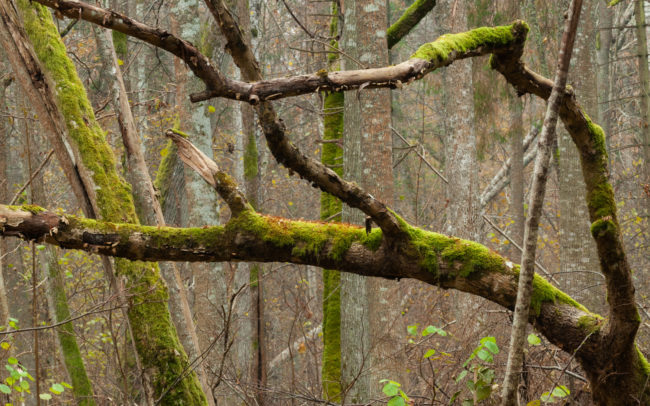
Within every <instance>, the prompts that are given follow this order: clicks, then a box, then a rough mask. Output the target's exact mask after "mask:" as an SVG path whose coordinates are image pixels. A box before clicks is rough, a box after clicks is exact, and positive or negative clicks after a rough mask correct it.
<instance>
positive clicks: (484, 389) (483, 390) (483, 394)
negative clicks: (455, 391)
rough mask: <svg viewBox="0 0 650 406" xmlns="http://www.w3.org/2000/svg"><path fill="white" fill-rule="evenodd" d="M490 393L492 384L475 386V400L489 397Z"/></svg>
mask: <svg viewBox="0 0 650 406" xmlns="http://www.w3.org/2000/svg"><path fill="white" fill-rule="evenodd" d="M491 394H492V386H490V385H483V386H479V387H478V388H476V400H478V401H479V402H481V401H483V400H485V399H487V398H489V397H490V395H491Z"/></svg>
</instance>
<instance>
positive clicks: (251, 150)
mask: <svg viewBox="0 0 650 406" xmlns="http://www.w3.org/2000/svg"><path fill="white" fill-rule="evenodd" d="M257 166H258V164H257V140H256V139H255V133H251V134H249V135H248V140H247V141H246V151H244V177H245V178H246V179H248V180H250V179H254V178H255V177H256V176H257V174H258V169H257Z"/></svg>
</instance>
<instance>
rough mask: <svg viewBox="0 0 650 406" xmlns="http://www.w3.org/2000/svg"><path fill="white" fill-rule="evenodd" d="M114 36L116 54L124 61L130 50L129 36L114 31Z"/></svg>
mask: <svg viewBox="0 0 650 406" xmlns="http://www.w3.org/2000/svg"><path fill="white" fill-rule="evenodd" d="M112 34H113V46H114V47H115V53H116V54H117V57H118V58H122V59H124V58H125V57H126V52H127V49H128V45H127V36H126V34H124V33H123V32H119V31H112Z"/></svg>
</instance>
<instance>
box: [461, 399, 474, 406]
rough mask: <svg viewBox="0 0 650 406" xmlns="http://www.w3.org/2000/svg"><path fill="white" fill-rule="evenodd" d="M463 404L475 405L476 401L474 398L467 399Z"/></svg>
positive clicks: (466, 405)
mask: <svg viewBox="0 0 650 406" xmlns="http://www.w3.org/2000/svg"><path fill="white" fill-rule="evenodd" d="M462 405H463V406H474V401H473V400H472V399H465V400H463V403H462Z"/></svg>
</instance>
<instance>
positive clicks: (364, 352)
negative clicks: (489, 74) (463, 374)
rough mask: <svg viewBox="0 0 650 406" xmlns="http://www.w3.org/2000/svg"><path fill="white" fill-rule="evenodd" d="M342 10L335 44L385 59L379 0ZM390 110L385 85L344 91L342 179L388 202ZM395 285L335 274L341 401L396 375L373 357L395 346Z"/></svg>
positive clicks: (359, 55)
mask: <svg viewBox="0 0 650 406" xmlns="http://www.w3.org/2000/svg"><path fill="white" fill-rule="evenodd" d="M342 12H343V15H344V21H345V26H344V28H343V30H344V31H343V39H342V42H341V45H342V48H343V50H344V51H345V52H346V53H347V54H349V55H350V56H351V57H352V58H353V60H356V61H359V62H360V63H361V64H363V65H364V66H365V67H376V66H385V65H387V64H388V45H387V42H386V28H387V24H388V14H387V4H386V2H384V1H368V0H364V1H362V0H355V1H346V2H345V4H344V7H343V9H342ZM343 64H344V69H358V68H359V66H358V65H357V64H355V63H354V62H352V60H350V59H349V58H344V59H343ZM390 112H391V107H390V92H389V90H387V89H376V90H361V91H360V92H358V93H356V94H349V95H348V97H346V98H345V120H344V135H343V138H344V158H343V162H344V178H345V179H348V180H353V181H355V182H357V183H358V184H359V185H360V186H361V187H363V188H365V189H366V190H368V191H369V192H370V193H372V194H373V195H374V196H375V197H377V198H379V199H380V200H382V201H383V202H385V203H386V204H388V205H391V204H392V201H393V173H392V135H391V133H390ZM343 220H344V221H347V222H350V223H352V224H359V225H361V224H363V223H364V216H363V215H362V213H361V212H360V211H358V210H350V209H347V208H345V207H344V209H343ZM397 286H398V285H397V284H396V283H395V282H388V281H383V280H379V279H374V278H370V279H369V278H362V277H359V276H357V275H351V274H345V273H344V274H342V275H341V375H342V376H341V378H342V381H343V385H342V389H343V391H344V392H345V389H346V386H348V385H353V386H352V388H351V389H350V391H349V392H348V393H347V396H346V397H345V400H346V401H348V402H362V401H368V400H370V398H371V397H372V396H373V395H374V394H376V393H378V392H379V390H380V389H381V387H380V384H379V383H378V381H379V379H381V378H385V377H387V376H390V377H391V379H394V380H397V381H399V380H400V378H399V376H396V372H395V371H390V370H389V368H388V365H382V362H381V361H382V360H383V361H387V362H388V363H391V358H392V356H393V352H395V349H396V348H397V347H396V346H395V342H393V339H394V333H392V332H391V328H390V326H392V324H393V321H394V318H395V313H398V312H396V311H395V309H394V308H393V310H392V311H391V310H390V306H388V301H387V300H388V297H389V296H390V295H391V291H395V290H396V289H397ZM369 309H372V311H369ZM398 314H399V313H398ZM371 332H372V334H374V335H373V336H371ZM398 334H399V333H398ZM393 365H395V364H393ZM369 368H371V369H372V372H370V369H369ZM378 374H382V376H381V378H380V377H379V375H378Z"/></svg>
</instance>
